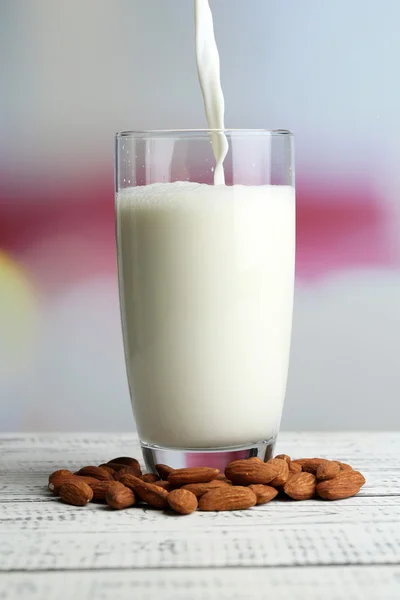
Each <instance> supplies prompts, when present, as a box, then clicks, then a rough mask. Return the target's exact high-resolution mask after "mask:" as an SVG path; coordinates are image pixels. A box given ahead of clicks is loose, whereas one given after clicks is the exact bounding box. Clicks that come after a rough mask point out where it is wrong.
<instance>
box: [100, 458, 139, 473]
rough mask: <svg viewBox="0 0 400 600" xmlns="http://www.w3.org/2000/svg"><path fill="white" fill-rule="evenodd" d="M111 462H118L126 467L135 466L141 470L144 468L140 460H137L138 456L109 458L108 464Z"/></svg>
mask: <svg viewBox="0 0 400 600" xmlns="http://www.w3.org/2000/svg"><path fill="white" fill-rule="evenodd" d="M110 463H117V464H119V465H125V466H126V467H134V468H135V469H138V470H139V471H141V470H142V469H141V467H140V462H139V461H138V460H136V458H132V457H130V456H118V457H117V458H113V459H112V460H109V461H108V463H107V464H108V465H109V464H110Z"/></svg>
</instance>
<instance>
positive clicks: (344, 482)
mask: <svg viewBox="0 0 400 600" xmlns="http://www.w3.org/2000/svg"><path fill="white" fill-rule="evenodd" d="M364 483H365V478H364V476H363V475H361V473H359V472H358V471H353V470H351V471H341V472H340V473H339V475H336V477H334V478H333V479H328V480H327V481H321V482H320V483H319V484H318V485H317V494H318V496H319V497H320V498H323V499H324V500H342V499H344V498H350V497H351V496H355V495H356V494H357V493H358V492H359V491H360V488H361V487H362V486H363V485H364Z"/></svg>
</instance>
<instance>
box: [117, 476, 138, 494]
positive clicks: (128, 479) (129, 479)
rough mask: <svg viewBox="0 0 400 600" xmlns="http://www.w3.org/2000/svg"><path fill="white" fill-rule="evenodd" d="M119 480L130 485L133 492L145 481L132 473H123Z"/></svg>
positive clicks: (127, 485)
mask: <svg viewBox="0 0 400 600" xmlns="http://www.w3.org/2000/svg"><path fill="white" fill-rule="evenodd" d="M118 481H119V482H120V483H122V484H123V485H125V486H126V487H128V488H129V489H130V490H132V491H133V492H135V491H136V488H137V486H138V485H141V484H142V483H143V481H142V479H140V478H139V477H136V476H135V475H131V473H126V474H125V475H121V479H119V480H118Z"/></svg>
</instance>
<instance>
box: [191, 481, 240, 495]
mask: <svg viewBox="0 0 400 600" xmlns="http://www.w3.org/2000/svg"><path fill="white" fill-rule="evenodd" d="M230 485H231V484H230V483H227V482H225V481H221V480H220V479H214V481H209V482H208V483H188V484H187V485H184V486H183V487H182V488H181V489H183V490H189V492H192V494H194V495H195V496H196V498H200V497H201V496H202V495H203V494H205V493H206V492H208V491H209V490H213V489H215V488H220V487H226V486H227V487H230Z"/></svg>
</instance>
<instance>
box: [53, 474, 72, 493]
mask: <svg viewBox="0 0 400 600" xmlns="http://www.w3.org/2000/svg"><path fill="white" fill-rule="evenodd" d="M73 476H74V474H73V473H72V471H68V469H58V471H54V473H52V474H51V475H49V490H51V491H52V492H56V493H57V492H58V490H59V489H60V487H61V486H62V484H63V483H65V482H66V481H67V479H71V477H73Z"/></svg>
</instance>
